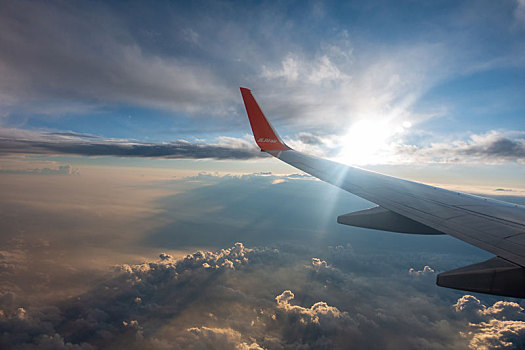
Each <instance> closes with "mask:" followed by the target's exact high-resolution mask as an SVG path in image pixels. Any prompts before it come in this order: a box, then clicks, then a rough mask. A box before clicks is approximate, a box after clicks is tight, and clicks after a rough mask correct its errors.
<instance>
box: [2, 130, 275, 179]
mask: <svg viewBox="0 0 525 350" xmlns="http://www.w3.org/2000/svg"><path fill="white" fill-rule="evenodd" d="M8 132H9V131H7V132H6V131H4V132H3V135H1V136H0V155H9V154H47V155H55V154H66V155H80V156H115V157H145V158H168V159H183V158H186V159H206V158H213V159H250V158H257V157H262V156H265V154H263V153H262V152H260V151H259V150H258V149H256V147H255V146H254V145H253V144H250V143H248V142H246V141H244V140H236V141H237V142H236V143H235V142H231V140H228V141H230V142H228V143H225V144H222V145H221V144H215V145H213V144H204V143H193V142H188V141H174V142H170V143H156V144H155V143H141V142H133V141H126V140H114V139H111V140H104V139H101V138H95V137H94V136H91V135H89V136H88V137H87V138H86V137H85V136H84V135H83V134H71V133H66V134H64V133H35V132H30V133H29V137H27V135H24V136H21V137H17V136H16V135H14V136H10V135H9V133H8ZM35 172H37V171H36V170H35ZM48 172H51V170H48Z"/></svg>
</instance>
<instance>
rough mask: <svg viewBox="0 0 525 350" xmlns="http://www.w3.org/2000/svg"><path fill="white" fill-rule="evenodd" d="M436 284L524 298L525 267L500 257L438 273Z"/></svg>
mask: <svg viewBox="0 0 525 350" xmlns="http://www.w3.org/2000/svg"><path fill="white" fill-rule="evenodd" d="M436 283H437V285H438V286H441V287H447V288H453V289H460V290H467V291H470V292H478V293H487V294H495V295H504V296H508V297H515V298H525V269H524V268H522V267H521V266H519V265H516V264H513V263H512V262H510V261H507V260H505V259H503V258H501V257H499V256H498V257H495V258H492V259H490V260H487V261H484V262H481V263H477V264H473V265H469V266H465V267H461V268H459V269H455V270H451V271H447V272H443V273H440V274H439V275H438V276H437V281H436Z"/></svg>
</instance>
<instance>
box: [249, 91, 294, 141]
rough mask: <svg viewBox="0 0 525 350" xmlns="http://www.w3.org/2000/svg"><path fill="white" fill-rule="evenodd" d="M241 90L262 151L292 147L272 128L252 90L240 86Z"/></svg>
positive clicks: (254, 133)
mask: <svg viewBox="0 0 525 350" xmlns="http://www.w3.org/2000/svg"><path fill="white" fill-rule="evenodd" d="M240 90H241V94H242V98H243V100H244V106H245V107H246V112H247V114H248V119H249V120H250V125H251V127H252V131H253V136H254V138H255V142H256V143H257V145H258V146H259V148H260V149H261V150H262V151H275V150H279V151H283V150H289V149H291V148H290V147H288V146H286V144H285V143H284V142H283V141H282V140H281V139H280V138H279V136H278V135H277V132H275V130H274V129H273V128H272V126H271V125H270V123H269V122H268V120H267V119H266V117H265V116H264V114H263V112H262V110H261V109H260V107H259V105H258V104H257V101H255V98H254V97H253V95H252V93H251V90H250V89H247V88H244V87H240Z"/></svg>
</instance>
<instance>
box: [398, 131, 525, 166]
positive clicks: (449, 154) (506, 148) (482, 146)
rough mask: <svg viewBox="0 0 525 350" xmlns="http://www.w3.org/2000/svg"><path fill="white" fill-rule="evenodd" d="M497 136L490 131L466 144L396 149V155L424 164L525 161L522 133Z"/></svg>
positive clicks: (438, 144) (460, 142)
mask: <svg viewBox="0 0 525 350" xmlns="http://www.w3.org/2000/svg"><path fill="white" fill-rule="evenodd" d="M508 134H509V135H504V134H501V133H500V132H497V131H491V132H489V133H487V134H484V135H472V136H471V137H470V138H469V139H468V140H467V141H455V142H451V143H449V144H444V143H435V144H432V145H431V146H429V147H416V146H413V145H398V146H397V153H398V154H401V155H403V156H404V157H405V158H406V159H407V160H411V161H424V162H454V163H457V162H460V163H461V162H476V161H477V162H494V161H495V162H505V161H518V162H521V161H523V160H525V138H524V137H523V133H522V132H517V133H516V132H514V133H508Z"/></svg>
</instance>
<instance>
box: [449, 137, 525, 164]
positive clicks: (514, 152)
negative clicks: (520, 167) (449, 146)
mask: <svg viewBox="0 0 525 350" xmlns="http://www.w3.org/2000/svg"><path fill="white" fill-rule="evenodd" d="M459 153H460V154H465V155H469V156H482V157H483V156H485V157H495V158H514V159H523V158H525V143H524V140H523V139H520V140H511V139H508V138H505V137H496V138H494V139H492V140H487V142H484V143H482V144H472V145H469V146H467V147H465V148H464V149H462V150H459Z"/></svg>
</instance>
